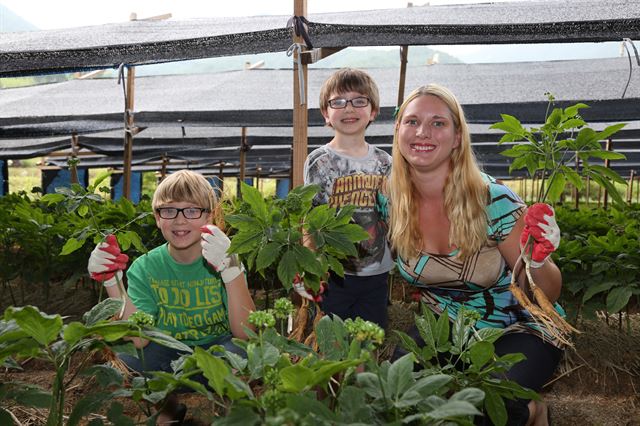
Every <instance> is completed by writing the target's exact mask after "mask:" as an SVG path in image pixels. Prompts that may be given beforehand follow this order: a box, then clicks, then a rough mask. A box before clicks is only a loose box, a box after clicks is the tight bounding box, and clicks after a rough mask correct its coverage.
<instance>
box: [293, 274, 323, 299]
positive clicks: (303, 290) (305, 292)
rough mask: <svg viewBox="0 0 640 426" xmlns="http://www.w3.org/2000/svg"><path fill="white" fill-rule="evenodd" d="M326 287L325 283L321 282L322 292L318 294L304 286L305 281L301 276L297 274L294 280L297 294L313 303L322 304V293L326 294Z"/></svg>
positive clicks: (319, 291)
mask: <svg viewBox="0 0 640 426" xmlns="http://www.w3.org/2000/svg"><path fill="white" fill-rule="evenodd" d="M325 287H326V284H325V282H324V281H321V282H320V290H318V292H317V293H316V292H314V291H313V290H311V289H310V288H307V287H306V286H305V285H304V281H303V280H302V277H300V275H299V274H296V276H295V277H294V278H293V289H294V290H295V292H296V293H298V294H299V295H300V297H302V298H303V299H307V300H310V301H313V302H318V303H319V302H322V293H324V290H325Z"/></svg>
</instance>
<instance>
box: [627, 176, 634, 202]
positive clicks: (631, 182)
mask: <svg viewBox="0 0 640 426" xmlns="http://www.w3.org/2000/svg"><path fill="white" fill-rule="evenodd" d="M635 172H636V171H635V170H631V173H630V174H629V190H628V191H627V204H631V200H632V198H633V179H634V178H635Z"/></svg>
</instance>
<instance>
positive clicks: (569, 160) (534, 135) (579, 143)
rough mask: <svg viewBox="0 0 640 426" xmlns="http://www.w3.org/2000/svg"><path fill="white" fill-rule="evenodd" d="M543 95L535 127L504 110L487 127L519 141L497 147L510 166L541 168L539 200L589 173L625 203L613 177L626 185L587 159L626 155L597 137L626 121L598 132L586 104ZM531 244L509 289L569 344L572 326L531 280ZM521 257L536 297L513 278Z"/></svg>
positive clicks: (551, 199)
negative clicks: (586, 115) (557, 103)
mask: <svg viewBox="0 0 640 426" xmlns="http://www.w3.org/2000/svg"><path fill="white" fill-rule="evenodd" d="M546 95H547V97H548V100H549V103H548V106H547V111H546V114H545V123H544V124H543V125H542V126H541V127H540V128H535V127H531V128H525V127H523V126H522V123H520V121H519V120H518V119H517V118H516V117H513V116H511V115H508V114H500V116H501V117H502V121H500V122H498V123H495V124H493V125H492V126H491V127H490V128H492V129H499V130H502V131H504V132H505V133H506V134H505V135H504V136H502V138H501V139H500V142H499V144H502V143H504V142H519V141H523V142H522V143H518V144H515V145H514V146H513V147H511V148H509V149H507V150H505V151H503V152H501V154H502V155H504V156H506V157H511V158H513V161H512V163H511V165H510V166H509V172H511V171H512V170H518V169H522V168H526V169H527V171H528V173H529V176H530V177H531V178H533V177H534V176H535V175H536V173H539V174H540V176H541V182H540V189H539V191H538V194H537V199H536V202H538V203H545V202H546V203H553V202H555V201H557V200H558V199H559V198H560V196H561V194H562V193H563V191H564V189H565V186H566V185H567V183H571V184H573V185H574V186H575V187H576V188H577V189H578V190H580V189H581V188H582V186H583V180H582V179H583V178H584V177H589V178H590V179H591V180H593V181H595V182H596V183H597V184H598V185H600V186H601V187H604V188H605V189H606V190H607V191H608V192H609V194H611V197H612V198H613V200H614V202H616V203H619V204H622V203H624V201H623V200H622V197H621V196H620V194H619V193H618V191H617V190H616V188H615V186H614V183H615V182H617V183H620V184H623V185H626V182H625V181H624V180H623V179H622V178H621V177H620V176H619V175H618V174H617V173H616V172H614V171H613V170H611V169H609V168H607V167H604V166H602V165H599V164H591V163H590V161H593V160H594V159H595V160H621V159H625V158H626V157H625V156H624V155H623V154H621V153H617V152H612V151H607V150H604V149H603V148H602V146H601V145H600V141H602V140H605V139H608V138H609V137H611V136H612V135H613V134H615V133H616V132H618V131H619V130H620V129H622V128H623V127H624V126H625V123H620V124H614V125H611V126H608V127H606V128H605V129H604V130H602V131H600V132H598V131H595V130H593V129H592V128H590V127H588V125H587V123H586V122H585V120H584V119H583V118H582V117H581V116H580V114H579V111H580V110H581V109H584V108H588V105H586V104H583V103H577V104H575V105H571V106H569V107H567V108H564V109H563V108H553V105H554V100H555V99H554V97H553V95H552V94H550V93H547V94H546ZM576 164H579V165H580V167H575V165H576ZM569 165H574V167H575V168H571V167H569ZM532 249H533V238H532V237H531V236H529V239H528V241H527V243H526V244H525V246H524V248H523V250H522V253H521V254H520V257H519V258H518V260H517V262H516V265H515V267H514V271H513V274H512V276H511V287H510V289H511V292H512V293H513V295H514V296H515V297H516V299H517V300H518V302H519V303H520V304H521V305H522V306H523V307H525V308H526V309H527V310H528V311H529V312H530V313H531V315H532V316H533V318H534V320H536V321H539V322H541V323H543V324H544V325H546V326H547V329H548V330H549V332H550V333H551V334H552V335H553V336H554V337H556V338H558V339H560V340H561V341H563V342H565V343H567V344H569V345H570V344H571V343H570V340H569V338H568V335H569V334H570V333H571V332H577V330H576V329H575V328H574V327H572V326H571V325H570V324H569V323H567V322H566V321H565V320H564V318H562V316H561V315H560V314H559V313H558V312H557V311H556V310H555V308H554V306H553V304H552V303H551V302H550V301H549V299H548V298H547V297H546V296H545V294H544V292H543V291H542V290H541V289H540V288H539V287H538V286H537V285H536V283H535V282H534V280H533V277H532V275H531V269H530V262H531V252H532ZM522 263H524V267H525V271H526V275H527V278H528V284H529V287H530V288H529V289H528V290H529V291H530V293H532V294H533V298H534V300H535V303H534V302H532V301H531V300H530V299H529V297H528V296H527V292H526V291H525V290H523V289H522V288H520V287H519V286H518V284H517V283H516V276H517V273H516V270H518V269H519V267H520V268H521V267H522Z"/></svg>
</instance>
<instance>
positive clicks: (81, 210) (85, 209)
mask: <svg viewBox="0 0 640 426" xmlns="http://www.w3.org/2000/svg"><path fill="white" fill-rule="evenodd" d="M77 211H78V216H80V217H85V216H86V215H87V213H89V206H87V205H86V204H81V205H80V207H78V210H77Z"/></svg>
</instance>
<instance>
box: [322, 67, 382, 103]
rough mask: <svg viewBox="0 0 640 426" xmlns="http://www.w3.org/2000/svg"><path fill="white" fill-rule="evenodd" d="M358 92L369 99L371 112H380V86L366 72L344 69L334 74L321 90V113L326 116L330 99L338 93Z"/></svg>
mask: <svg viewBox="0 0 640 426" xmlns="http://www.w3.org/2000/svg"><path fill="white" fill-rule="evenodd" d="M345 92H358V93H362V94H363V95H364V96H366V97H367V98H369V101H370V102H371V110H372V111H374V112H375V113H376V115H378V113H379V112H380V94H379V93H378V85H377V84H376V82H375V81H373V78H371V76H370V75H369V74H368V73H366V72H365V71H362V70H358V69H355V68H342V69H339V70H338V71H336V72H334V73H333V74H332V75H331V77H329V78H328V79H327V80H326V81H325V82H324V84H323V85H322V88H321V89H320V111H321V112H322V113H323V114H324V113H325V112H326V111H327V109H328V108H329V99H331V96H332V95H334V94H336V93H345Z"/></svg>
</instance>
